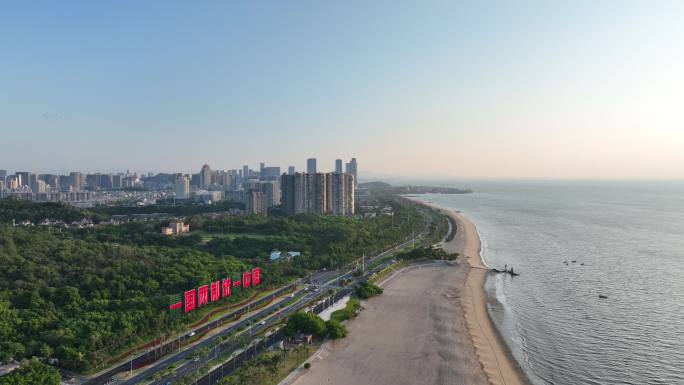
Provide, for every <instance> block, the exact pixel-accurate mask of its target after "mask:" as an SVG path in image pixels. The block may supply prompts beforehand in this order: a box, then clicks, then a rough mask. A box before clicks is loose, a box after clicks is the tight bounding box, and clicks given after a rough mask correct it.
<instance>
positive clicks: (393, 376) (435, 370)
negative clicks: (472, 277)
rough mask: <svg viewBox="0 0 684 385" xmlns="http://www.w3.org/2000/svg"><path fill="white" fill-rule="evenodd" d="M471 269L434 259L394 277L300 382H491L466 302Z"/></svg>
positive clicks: (458, 384) (299, 384)
mask: <svg viewBox="0 0 684 385" xmlns="http://www.w3.org/2000/svg"><path fill="white" fill-rule="evenodd" d="M468 270H469V269H468V268H467V267H465V266H457V265H446V264H441V265H439V266H436V265H432V264H430V265H423V266H414V267H408V268H405V269H402V270H400V271H399V272H398V273H396V274H394V275H392V276H390V277H388V279H387V281H386V282H385V283H384V285H383V288H384V290H385V292H384V293H383V294H382V295H380V296H377V297H374V298H371V299H370V300H368V301H364V302H363V306H364V308H365V310H364V311H362V312H361V314H360V315H359V317H358V318H356V319H354V320H352V321H350V322H348V323H347V328H348V329H349V333H348V334H347V337H346V338H343V339H340V340H336V341H329V342H328V343H326V345H325V346H324V348H323V350H324V353H323V354H319V355H318V356H323V358H318V357H317V358H313V359H310V360H309V361H310V362H312V366H311V368H310V369H309V370H308V371H307V370H305V371H304V373H305V374H303V375H302V376H301V377H299V378H298V379H297V380H296V381H295V382H294V383H295V384H297V385H319V384H354V385H366V384H367V385H371V384H373V385H428V384H435V385H486V384H488V381H487V378H486V376H485V373H484V371H483V370H482V366H481V365H480V362H479V361H478V359H477V356H476V355H475V349H474V348H473V344H472V342H471V340H470V335H469V333H468V331H467V330H468V329H467V326H466V323H465V318H464V315H463V313H462V311H461V306H460V299H459V297H460V296H461V295H463V293H462V290H463V289H464V282H465V279H466V274H467V272H468ZM319 353H320V352H319Z"/></svg>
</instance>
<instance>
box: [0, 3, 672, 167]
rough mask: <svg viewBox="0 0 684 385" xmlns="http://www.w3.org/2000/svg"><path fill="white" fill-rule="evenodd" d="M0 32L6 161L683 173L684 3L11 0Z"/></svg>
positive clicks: (2, 158) (2, 160)
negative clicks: (351, 162) (308, 162)
mask: <svg viewBox="0 0 684 385" xmlns="http://www.w3.org/2000/svg"><path fill="white" fill-rule="evenodd" d="M295 9H296V10H295ZM0 33H1V34H2V35H3V36H18V37H21V38H17V39H11V40H8V41H7V44H5V45H3V49H2V54H3V57H4V58H5V60H3V61H2V62H1V63H0V83H2V84H3V87H2V88H0V100H1V101H2V103H0V127H2V133H3V143H4V144H6V145H5V146H3V151H1V152H0V168H3V169H12V170H21V169H29V170H45V171H46V172H55V173H56V172H67V171H70V170H82V171H84V172H89V171H95V170H100V171H119V170H121V169H124V170H125V169H127V168H130V169H135V170H139V171H144V172H146V171H155V172H170V171H174V170H183V171H189V170H193V169H194V167H195V164H196V163H198V162H204V163H208V164H212V165H216V167H228V166H229V165H234V164H237V163H238V162H240V163H242V162H247V163H249V164H254V165H256V164H258V162H260V161H263V159H265V160H266V161H267V162H269V163H273V164H280V165H282V166H283V167H285V166H287V165H288V164H287V159H289V158H290V157H291V154H293V153H297V154H302V156H301V157H300V158H304V159H305V157H306V156H315V157H317V158H318V159H319V163H320V164H325V165H326V167H327V165H330V164H333V162H334V160H335V157H334V156H330V157H328V156H327V155H328V154H333V153H334V154H340V155H343V156H344V157H345V158H347V157H349V156H351V155H353V156H357V157H359V158H362V159H364V170H365V171H366V172H367V174H366V175H384V176H408V177H416V176H421V177H448V178H463V177H465V178H473V177H475V178H581V179H583V178H590V179H592V178H598V179H605V178H608V179H615V178H617V179H643V178H647V179H653V178H656V179H658V178H683V177H684V167H682V166H683V165H684V153H682V152H681V151H680V148H682V147H684V133H683V132H682V130H681V127H682V126H684V117H683V116H682V115H681V114H680V112H679V109H680V100H682V97H683V96H684V95H683V92H684V75H683V74H682V72H681V71H680V68H682V66H684V50H682V49H681V41H684V3H682V2H677V1H662V2H658V3H656V4H648V5H646V4H645V3H643V2H640V1H623V2H620V4H619V6H615V5H614V3H611V2H603V3H600V4H596V3H595V2H590V1H580V2H573V3H572V4H559V3H552V4H549V3H545V2H536V1H530V2H526V3H524V4H513V3H495V4H489V3H463V2H444V3H438V2H421V3H416V2H391V3H374V4H369V3H366V2H350V3H345V4H344V5H342V4H334V3H313V4H309V5H308V6H306V7H296V8H295V7H290V6H289V5H285V4H280V3H278V2H266V3H260V4H253V3H245V4H235V3H220V2H219V3H210V4H203V5H201V6H192V7H191V6H189V5H188V4H186V3H183V2H173V1H170V2H165V3H164V6H163V7H160V6H158V5H157V4H152V3H129V4H124V3H111V4H95V3H90V2H78V1H76V2H71V3H69V4H61V3H60V4H57V3H54V4H50V3H43V4H25V3H13V4H8V5H6V6H5V7H4V8H3V15H2V16H0ZM257 138H258V140H257ZM338 156H339V155H338ZM84 165H87V167H84ZM465 165H467V167H465ZM47 166H49V167H50V168H51V169H49V170H48V169H46V167H47ZM295 166H297V168H298V169H302V167H304V164H301V163H297V164H295Z"/></svg>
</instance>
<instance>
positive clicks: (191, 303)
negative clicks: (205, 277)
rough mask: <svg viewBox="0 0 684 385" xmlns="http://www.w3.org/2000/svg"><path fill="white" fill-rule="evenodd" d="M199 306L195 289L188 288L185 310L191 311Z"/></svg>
mask: <svg viewBox="0 0 684 385" xmlns="http://www.w3.org/2000/svg"><path fill="white" fill-rule="evenodd" d="M196 307H197V303H196V302H195V289H192V290H188V291H186V292H185V309H184V311H185V312H186V313H189V312H191V311H193V310H195V308H196Z"/></svg>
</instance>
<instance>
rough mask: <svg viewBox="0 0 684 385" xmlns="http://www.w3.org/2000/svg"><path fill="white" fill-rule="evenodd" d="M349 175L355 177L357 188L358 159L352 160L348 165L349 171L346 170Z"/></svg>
mask: <svg viewBox="0 0 684 385" xmlns="http://www.w3.org/2000/svg"><path fill="white" fill-rule="evenodd" d="M345 171H346V172H347V174H351V175H353V176H354V187H356V184H357V183H358V178H359V174H358V164H357V163H356V158H351V161H349V163H347V169H346V170H345Z"/></svg>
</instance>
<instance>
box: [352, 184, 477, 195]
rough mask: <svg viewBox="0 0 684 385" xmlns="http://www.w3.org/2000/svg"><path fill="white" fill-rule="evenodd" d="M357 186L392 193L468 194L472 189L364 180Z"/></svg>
mask: <svg viewBox="0 0 684 385" xmlns="http://www.w3.org/2000/svg"><path fill="white" fill-rule="evenodd" d="M359 187H363V188H367V189H369V190H373V191H382V192H391V193H394V194H470V193H472V192H473V191H472V190H470V189H460V188H455V187H437V186H411V185H403V186H392V185H391V184H389V183H386V182H380V181H377V182H366V183H360V184H359Z"/></svg>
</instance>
